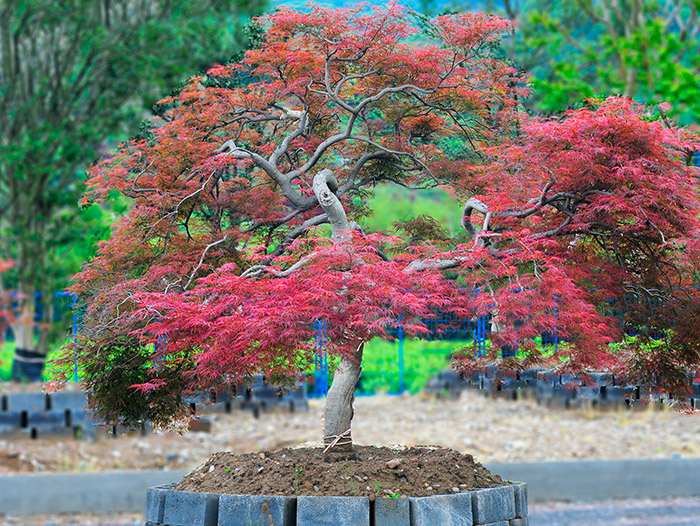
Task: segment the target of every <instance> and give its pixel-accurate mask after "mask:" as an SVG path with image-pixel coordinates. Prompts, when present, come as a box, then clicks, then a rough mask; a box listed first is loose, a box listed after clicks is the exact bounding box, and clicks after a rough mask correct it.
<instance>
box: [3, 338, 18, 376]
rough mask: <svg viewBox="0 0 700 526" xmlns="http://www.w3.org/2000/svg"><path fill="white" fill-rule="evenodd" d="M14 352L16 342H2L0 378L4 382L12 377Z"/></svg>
mask: <svg viewBox="0 0 700 526" xmlns="http://www.w3.org/2000/svg"><path fill="white" fill-rule="evenodd" d="M14 354H15V344H14V342H2V343H1V344H0V380H2V381H3V382H7V381H8V380H9V379H10V378H11V377H12V357H13V356H14Z"/></svg>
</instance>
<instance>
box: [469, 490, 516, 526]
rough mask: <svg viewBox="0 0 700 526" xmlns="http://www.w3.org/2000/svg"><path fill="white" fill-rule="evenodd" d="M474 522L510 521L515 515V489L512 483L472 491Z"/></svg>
mask: <svg viewBox="0 0 700 526" xmlns="http://www.w3.org/2000/svg"><path fill="white" fill-rule="evenodd" d="M471 498H472V511H473V513H474V524H475V525H476V524H490V523H492V522H499V521H504V520H505V521H508V520H510V519H514V518H516V517H515V491H514V490H513V486H512V485H508V486H498V487H496V488H484V489H479V490H475V491H472V492H471Z"/></svg>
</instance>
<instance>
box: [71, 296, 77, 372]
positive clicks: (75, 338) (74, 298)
mask: <svg viewBox="0 0 700 526" xmlns="http://www.w3.org/2000/svg"><path fill="white" fill-rule="evenodd" d="M71 297H72V299H73V305H72V307H73V328H72V333H73V343H75V342H77V341H78V295H77V294H75V293H71ZM78 380H79V378H78V352H77V351H76V353H75V364H74V368H73V381H74V382H77V381H78Z"/></svg>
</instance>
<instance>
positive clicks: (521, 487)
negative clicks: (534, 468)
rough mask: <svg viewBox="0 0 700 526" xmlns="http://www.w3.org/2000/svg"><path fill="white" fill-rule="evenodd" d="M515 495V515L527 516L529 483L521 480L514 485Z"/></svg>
mask: <svg viewBox="0 0 700 526" xmlns="http://www.w3.org/2000/svg"><path fill="white" fill-rule="evenodd" d="M513 493H514V496H515V516H516V517H518V518H520V517H527V484H525V483H524V482H521V483H520V484H514V485H513Z"/></svg>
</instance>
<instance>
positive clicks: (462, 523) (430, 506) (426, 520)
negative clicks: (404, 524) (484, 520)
mask: <svg viewBox="0 0 700 526" xmlns="http://www.w3.org/2000/svg"><path fill="white" fill-rule="evenodd" d="M409 500H410V503H411V526H437V525H440V526H471V525H472V524H473V516H472V497H471V493H469V492H465V493H457V494H455V495H434V496H431V497H413V498H411V499H409Z"/></svg>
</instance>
